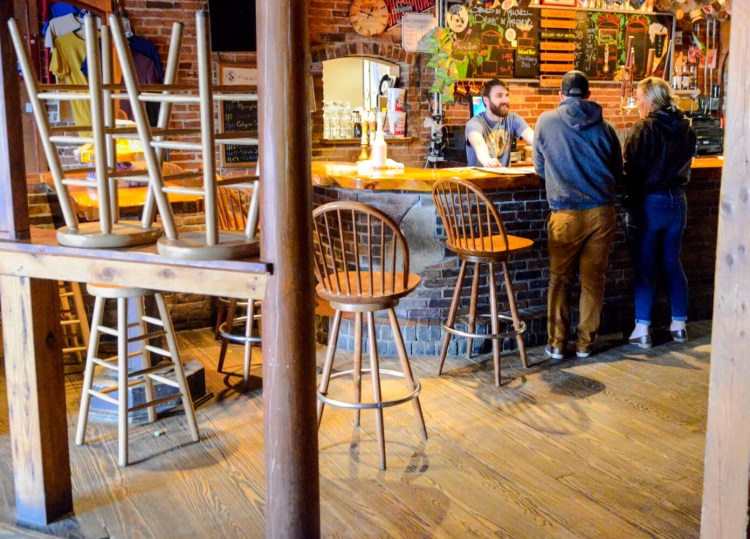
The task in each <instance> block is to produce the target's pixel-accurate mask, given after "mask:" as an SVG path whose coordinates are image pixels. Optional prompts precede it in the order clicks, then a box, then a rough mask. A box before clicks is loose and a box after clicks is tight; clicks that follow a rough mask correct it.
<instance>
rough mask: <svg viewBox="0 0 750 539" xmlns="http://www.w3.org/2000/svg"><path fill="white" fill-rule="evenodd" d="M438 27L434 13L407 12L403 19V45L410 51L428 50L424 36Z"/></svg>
mask: <svg viewBox="0 0 750 539" xmlns="http://www.w3.org/2000/svg"><path fill="white" fill-rule="evenodd" d="M433 28H437V17H435V16H434V15H433V14H432V13H406V14H404V16H403V18H402V19H401V46H402V47H403V48H404V50H407V51H409V52H427V45H426V44H425V43H424V40H423V39H422V38H424V37H425V36H426V35H427V34H428V33H429V32H430V31H431V30H432V29H433Z"/></svg>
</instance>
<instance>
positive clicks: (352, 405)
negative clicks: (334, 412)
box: [318, 369, 422, 410]
mask: <svg viewBox="0 0 750 539" xmlns="http://www.w3.org/2000/svg"><path fill="white" fill-rule="evenodd" d="M370 372H372V369H362V370H361V373H362V374H365V373H370ZM352 374H354V371H353V370H348V371H341V372H337V373H335V374H332V375H331V376H330V380H333V379H334V378H339V377H341V376H349V375H352ZM378 374H379V375H381V374H385V375H387V376H393V377H395V378H405V377H404V373H402V372H399V371H393V370H390V369H379V370H378ZM420 391H422V384H420V383H419V381H417V380H414V391H412V392H411V393H409V394H408V395H406V396H405V397H402V398H400V399H391V400H387V401H382V402H348V401H340V400H336V399H331V398H330V397H328V396H327V395H323V394H322V393H320V392H318V400H319V401H321V402H324V403H326V404H329V405H331V406H336V407H338V408H348V409H350V410H374V409H377V408H380V409H382V408H388V407H390V406H397V405H399V404H404V403H405V402H409V401H410V400H414V399H416V398H417V397H418V396H419V393H420Z"/></svg>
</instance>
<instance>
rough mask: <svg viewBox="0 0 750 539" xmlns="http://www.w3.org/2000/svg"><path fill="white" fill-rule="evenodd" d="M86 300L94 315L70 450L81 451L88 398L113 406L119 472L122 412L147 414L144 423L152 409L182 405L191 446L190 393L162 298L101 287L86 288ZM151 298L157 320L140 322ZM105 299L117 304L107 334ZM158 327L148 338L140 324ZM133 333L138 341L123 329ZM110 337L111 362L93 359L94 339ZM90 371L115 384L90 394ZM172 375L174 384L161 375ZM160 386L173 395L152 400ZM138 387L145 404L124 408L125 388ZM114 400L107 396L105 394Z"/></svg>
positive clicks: (124, 452) (123, 446) (124, 435)
mask: <svg viewBox="0 0 750 539" xmlns="http://www.w3.org/2000/svg"><path fill="white" fill-rule="evenodd" d="M87 290H88V292H89V294H91V295H92V296H94V297H95V298H96V299H95V303H94V314H93V317H92V320H91V339H90V341H89V348H88V354H87V358H86V371H85V373H84V379H83V392H82V395H81V408H80V411H79V413H78V428H77V430H76V440H75V441H76V445H83V443H84V438H85V434H86V423H87V421H88V413H89V404H90V402H91V397H96V398H98V399H102V400H104V401H106V402H109V403H111V404H114V405H116V406H117V410H118V431H119V453H118V463H119V465H120V466H127V465H128V412H133V411H136V410H141V409H143V408H147V409H148V420H149V422H154V421H156V406H157V405H158V404H161V403H164V402H168V401H172V400H176V399H180V398H181V399H182V405H183V408H184V409H185V415H186V416H187V423H188V429H189V431H190V436H191V438H192V440H193V441H194V442H197V441H198V439H199V436H198V427H197V424H196V421H195V411H194V410H193V401H192V399H191V397H190V391H189V389H188V386H187V380H186V379H185V371H184V368H183V366H182V362H181V361H180V355H179V351H178V349H177V341H176V339H175V334H174V328H173V327H172V319H171V318H170V316H169V311H168V310H167V304H166V302H165V301H164V296H163V295H162V294H161V293H160V292H155V291H153V290H148V289H144V288H135V287H120V286H112V285H105V284H89V285H87ZM147 296H154V298H155V300H156V307H157V310H158V312H159V318H153V317H150V316H146V314H145V312H144V305H143V299H144V298H145V297H147ZM131 298H132V299H134V304H135V311H136V317H137V321H136V322H134V323H131V324H128V312H127V311H128V299H131ZM107 299H116V300H117V327H116V328H110V327H107V326H104V325H103V324H102V319H103V316H104V307H105V303H106V300H107ZM147 323H148V324H151V325H154V326H158V327H160V328H161V329H160V330H158V331H153V332H150V333H149V332H148V331H147V327H146V324H147ZM132 327H137V328H138V335H136V336H129V334H128V329H130V328H132ZM102 333H104V334H107V335H112V336H114V337H115V338H116V339H117V354H116V355H115V356H113V357H108V358H100V357H98V356H97V354H98V349H99V338H100V336H101V334H102ZM158 337H164V338H165V340H166V343H167V349H164V348H160V347H158V346H154V345H152V344H149V340H150V339H154V338H158ZM130 343H137V344H138V345H139V346H138V349H137V350H136V351H134V352H131V353H128V345H129V344H130ZM152 354H156V355H159V356H162V357H163V358H166V360H167V361H162V362H160V363H158V364H156V365H153V364H152V361H151V359H152ZM139 356H140V357H141V358H142V361H143V363H142V365H141V367H140V368H136V369H137V370H132V371H129V370H128V363H129V360H131V359H133V358H136V357H139ZM96 365H99V366H101V367H104V368H106V369H109V370H111V371H114V372H115V373H116V374H117V384H116V385H113V386H109V387H105V388H102V389H93V381H94V368H95V366H96ZM169 371H174V379H171V378H167V377H166V376H165V375H166V374H167V373H168V372H169ZM154 380H155V381H157V382H159V383H162V384H166V385H169V386H172V387H175V388H177V389H178V393H175V394H170V395H167V396H164V397H159V398H155V397H154V388H153V381H154ZM140 384H143V386H144V392H145V397H146V400H145V402H144V403H142V404H137V405H134V406H129V404H128V400H129V399H128V388H130V387H133V386H136V385H140ZM113 392H114V393H115V396H114V397H112V396H110V393H113Z"/></svg>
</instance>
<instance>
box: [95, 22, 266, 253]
mask: <svg viewBox="0 0 750 539" xmlns="http://www.w3.org/2000/svg"><path fill="white" fill-rule="evenodd" d="M109 20H110V24H111V26H112V36H113V38H114V44H115V48H116V50H117V54H118V57H119V58H120V62H121V67H122V75H123V80H124V82H125V86H126V88H127V96H128V99H129V100H130V105H131V109H132V112H133V118H134V120H135V123H136V126H137V131H138V137H139V139H140V141H141V144H142V145H143V148H144V158H145V161H146V165H147V167H148V172H149V178H150V184H151V190H150V192H151V193H153V195H154V198H155V202H156V206H157V207H158V209H159V215H160V216H161V222H162V226H163V227H164V236H163V237H162V238H160V239H159V241H157V249H158V251H159V253H160V254H162V255H164V256H168V257H172V258H180V259H186V260H229V259H236V258H247V257H250V256H253V255H255V254H257V253H258V251H259V249H260V242H259V239H258V238H257V237H254V236H252V235H250V234H249V233H248V232H247V231H245V233H244V234H243V233H242V232H235V231H230V232H227V231H220V230H219V226H218V216H217V186H218V185H219V184H222V185H224V184H230V183H232V184H236V183H240V182H246V181H249V180H250V181H252V180H257V177H256V176H255V175H254V174H248V175H243V176H233V177H231V178H223V179H222V178H219V179H217V175H216V168H217V166H216V151H215V150H216V146H220V145H232V146H257V145H258V138H257V134H255V133H250V132H240V131H236V132H218V133H217V132H215V131H214V114H215V112H214V103H215V102H218V101H222V100H223V101H241V102H243V103H252V102H257V100H258V96H257V94H255V93H252V92H251V91H250V89H249V87H248V86H239V85H238V86H233V85H224V86H222V85H214V83H213V77H212V71H211V51H210V46H209V40H208V14H207V13H206V12H205V11H198V12H197V13H196V19H195V20H196V38H197V39H196V53H197V60H198V85H197V87H195V86H191V85H185V84H173V83H169V84H166V83H165V84H163V85H158V86H156V87H152V86H149V85H141V84H140V83H139V82H138V78H137V75H136V72H135V65H134V63H133V58H132V54H131V52H130V47H129V45H128V41H127V38H126V37H125V30H124V27H123V23H122V19H121V17H120V16H118V15H116V14H113V15H110V17H109ZM172 36H173V37H172V41H173V42H174V41H175V40H181V39H182V37H181V36H182V25H181V24H179V23H175V24H174V25H173V30H172ZM146 102H156V103H161V104H162V106H161V108H160V111H159V120H158V122H157V124H158V125H157V127H155V128H152V127H151V126H150V125H149V122H148V117H147V115H146V109H145V103H146ZM176 104H180V105H183V106H197V107H198V108H199V115H198V116H199V125H198V126H197V127H195V128H193V127H188V128H182V127H180V128H169V127H168V126H169V115H170V113H171V107H172V105H176ZM164 150H186V151H191V152H200V154H201V170H197V171H192V172H185V173H183V174H179V175H177V176H175V177H172V178H171V179H173V180H192V181H200V185H199V186H197V187H194V186H187V185H180V186H176V185H169V184H167V183H165V181H166V180H168V179H170V177H168V176H164V174H163V171H162V168H161V159H162V155H163V151H164ZM167 193H184V194H192V195H198V196H201V197H203V200H204V207H205V212H206V213H205V225H206V226H205V230H203V231H178V230H177V227H176V225H175V220H174V215H173V214H172V208H171V207H170V205H169V203H168V200H167Z"/></svg>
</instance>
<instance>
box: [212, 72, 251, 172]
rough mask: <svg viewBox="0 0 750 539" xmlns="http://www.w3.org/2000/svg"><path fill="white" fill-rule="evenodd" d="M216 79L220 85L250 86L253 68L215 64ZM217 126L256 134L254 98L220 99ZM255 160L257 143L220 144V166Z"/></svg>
mask: <svg viewBox="0 0 750 539" xmlns="http://www.w3.org/2000/svg"><path fill="white" fill-rule="evenodd" d="M219 81H220V83H221V84H222V85H228V86H232V85H242V86H250V87H254V86H255V85H256V84H257V69H256V68H255V67H254V66H250V65H246V64H219ZM219 121H220V123H221V127H220V129H221V130H222V131H224V132H237V131H243V132H245V133H246V136H248V137H252V138H257V137H258V102H257V101H221V102H220V108H219ZM257 161H258V146H257V145H246V144H243V145H240V144H226V145H222V146H221V166H222V167H247V166H248V165H251V164H253V163H255V162H257Z"/></svg>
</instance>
